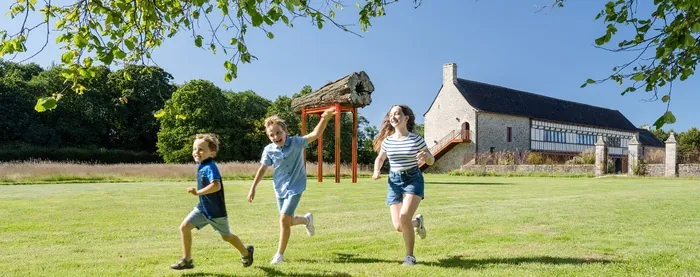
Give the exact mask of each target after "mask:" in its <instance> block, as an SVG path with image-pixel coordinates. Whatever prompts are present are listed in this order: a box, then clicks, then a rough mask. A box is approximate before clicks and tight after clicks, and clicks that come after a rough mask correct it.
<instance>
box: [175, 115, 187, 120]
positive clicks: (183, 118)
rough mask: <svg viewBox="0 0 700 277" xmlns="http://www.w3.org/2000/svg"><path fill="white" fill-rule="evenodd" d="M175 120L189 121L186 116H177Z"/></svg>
mask: <svg viewBox="0 0 700 277" xmlns="http://www.w3.org/2000/svg"><path fill="white" fill-rule="evenodd" d="M175 119H181V120H185V119H187V117H186V116H184V115H181V114H178V115H176V116H175Z"/></svg>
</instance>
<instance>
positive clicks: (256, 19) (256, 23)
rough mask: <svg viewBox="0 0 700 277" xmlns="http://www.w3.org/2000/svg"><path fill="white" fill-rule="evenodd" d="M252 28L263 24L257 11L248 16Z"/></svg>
mask: <svg viewBox="0 0 700 277" xmlns="http://www.w3.org/2000/svg"><path fill="white" fill-rule="evenodd" d="M250 18H251V20H252V23H253V26H255V27H258V26H260V25H261V24H262V23H263V17H262V15H260V13H258V12H257V11H256V12H254V13H252V14H251V15H250Z"/></svg>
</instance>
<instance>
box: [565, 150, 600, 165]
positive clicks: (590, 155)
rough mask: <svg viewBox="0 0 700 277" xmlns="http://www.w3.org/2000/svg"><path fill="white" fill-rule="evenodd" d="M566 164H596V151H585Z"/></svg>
mask: <svg viewBox="0 0 700 277" xmlns="http://www.w3.org/2000/svg"><path fill="white" fill-rule="evenodd" d="M566 164H595V151H593V150H586V151H583V152H581V153H580V154H578V155H576V156H574V157H573V158H572V159H571V160H568V161H566Z"/></svg>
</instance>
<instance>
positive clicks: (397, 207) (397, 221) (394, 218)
mask: <svg viewBox="0 0 700 277" xmlns="http://www.w3.org/2000/svg"><path fill="white" fill-rule="evenodd" d="M402 207H403V205H402V203H401V202H399V203H398V204H393V205H391V206H389V211H390V212H391V223H393V224H394V230H396V231H398V232H401V208H402ZM411 225H412V226H413V227H418V220H416V219H413V220H411Z"/></svg>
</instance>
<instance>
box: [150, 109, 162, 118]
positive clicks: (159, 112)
mask: <svg viewBox="0 0 700 277" xmlns="http://www.w3.org/2000/svg"><path fill="white" fill-rule="evenodd" d="M164 115H165V110H159V111H158V112H156V113H155V114H153V117H155V118H161V117H163V116H164Z"/></svg>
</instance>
